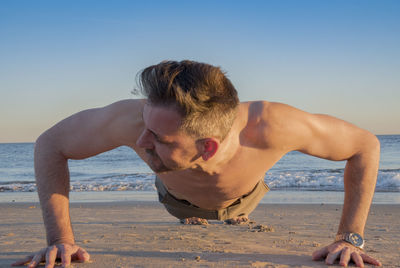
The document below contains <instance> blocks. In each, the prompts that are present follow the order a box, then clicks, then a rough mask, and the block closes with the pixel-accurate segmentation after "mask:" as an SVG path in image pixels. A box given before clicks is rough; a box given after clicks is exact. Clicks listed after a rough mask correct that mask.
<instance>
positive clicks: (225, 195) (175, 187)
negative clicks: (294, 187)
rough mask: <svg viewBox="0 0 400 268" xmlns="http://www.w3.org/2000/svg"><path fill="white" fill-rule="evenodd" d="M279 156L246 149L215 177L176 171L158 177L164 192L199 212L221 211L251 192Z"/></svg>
mask: <svg viewBox="0 0 400 268" xmlns="http://www.w3.org/2000/svg"><path fill="white" fill-rule="evenodd" d="M280 157H281V155H279V154H277V153H272V152H270V153H269V154H268V153H266V152H260V151H257V150H255V149H251V148H248V150H245V151H242V152H241V153H240V154H239V155H237V156H236V157H234V158H232V159H231V161H229V163H228V164H227V165H226V166H225V167H224V169H223V170H222V171H221V172H220V173H219V174H215V175H208V174H202V173H199V172H190V171H187V170H186V171H179V172H171V173H165V174H160V175H159V177H160V178H161V180H162V182H163V183H164V185H165V186H166V188H167V189H168V191H169V192H170V193H171V194H172V195H173V196H175V197H176V198H178V199H184V200H187V201H189V202H190V203H192V204H194V205H197V206H199V207H202V208H210V209H211V208H212V209H217V208H223V207H227V206H229V204H230V203H232V202H234V201H236V200H237V199H238V198H240V197H242V196H243V195H246V194H248V193H249V192H250V191H251V190H253V189H254V187H255V185H256V184H257V183H258V182H259V181H260V180H263V179H264V176H265V173H266V171H267V170H268V169H269V168H271V167H272V166H273V165H274V164H275V163H276V162H277V161H278V160H279V159H280Z"/></svg>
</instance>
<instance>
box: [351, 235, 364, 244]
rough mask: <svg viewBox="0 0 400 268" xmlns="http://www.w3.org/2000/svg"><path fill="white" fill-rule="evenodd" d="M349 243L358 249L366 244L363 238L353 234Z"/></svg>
mask: <svg viewBox="0 0 400 268" xmlns="http://www.w3.org/2000/svg"><path fill="white" fill-rule="evenodd" d="M349 240H350V241H349V242H350V243H352V244H353V245H354V246H356V247H361V246H362V245H363V243H364V240H363V238H362V237H361V235H359V234H355V233H351V234H350V235H349Z"/></svg>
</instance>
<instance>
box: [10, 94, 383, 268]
mask: <svg viewBox="0 0 400 268" xmlns="http://www.w3.org/2000/svg"><path fill="white" fill-rule="evenodd" d="M238 109H239V110H238V116H237V118H236V120H235V122H234V124H233V126H232V129H231V130H230V132H229V134H228V136H227V137H226V138H225V139H224V140H223V141H220V140H219V139H218V138H215V137H208V138H204V139H195V138H193V137H190V136H188V135H186V134H185V133H183V132H182V131H180V130H179V129H178V126H179V122H180V120H181V117H180V115H179V114H178V113H177V112H176V111H175V110H174V109H172V108H170V107H159V106H152V105H149V104H146V103H145V101H144V100H124V101H120V102H117V103H114V104H111V105H109V106H106V107H104V108H99V109H92V110H86V111H82V112H80V113H77V114H75V115H73V116H71V117H69V118H67V119H65V120H63V121H61V122H60V123H58V124H57V125H55V126H54V127H52V128H51V129H49V130H47V131H46V132H45V133H43V134H42V135H41V136H40V137H39V139H38V140H37V142H36V147H35V173H36V179H37V185H38V192H39V198H40V202H41V206H42V211H43V218H44V223H45V227H46V232H47V240H48V241H47V242H48V245H49V247H48V248H44V249H42V250H40V251H39V252H37V253H36V254H34V255H32V256H28V257H26V258H25V259H22V260H20V261H18V262H16V263H15V265H22V264H26V263H29V266H28V267H36V266H37V265H38V263H39V262H40V261H46V267H53V266H54V262H55V259H56V258H61V260H62V264H63V266H67V265H69V264H70V262H71V259H72V260H75V261H87V260H89V258H90V256H89V254H88V253H87V252H86V251H85V250H84V249H83V248H81V247H79V246H77V245H76V244H75V240H74V235H73V232H72V227H71V223H70V217H69V200H68V193H69V187H68V185H69V173H68V167H67V164H66V163H67V159H83V158H87V157H90V156H94V155H96V154H99V153H101V152H105V151H108V150H111V149H113V148H116V147H119V146H122V145H126V146H129V147H131V148H132V149H134V150H135V151H136V152H137V154H138V155H139V156H140V157H141V158H142V159H143V160H144V161H145V162H146V163H148V164H149V166H150V167H151V168H152V169H153V170H154V171H155V172H156V173H157V174H158V176H159V177H160V178H161V180H162V181H163V183H164V184H165V185H166V187H167V188H168V189H169V191H170V192H171V193H172V194H173V195H175V196H177V197H179V198H184V199H186V200H188V201H189V202H191V203H193V204H195V205H197V206H199V207H201V208H205V209H219V208H224V207H227V206H229V205H230V204H231V203H232V202H234V201H235V200H236V199H237V198H239V197H241V196H242V195H244V194H246V193H248V192H249V191H251V190H252V189H253V188H254V186H255V185H256V183H257V182H258V181H259V180H260V179H261V178H263V177H264V174H265V172H266V171H267V170H269V169H270V168H271V167H272V166H273V165H274V164H275V163H276V162H277V161H278V160H279V159H280V158H281V157H282V156H283V155H285V154H286V153H288V152H290V151H294V150H297V151H300V152H303V153H306V154H309V155H313V156H316V157H320V158H324V159H329V160H347V165H346V169H345V175H344V176H345V177H344V182H345V201H344V206H343V212H342V217H341V220H340V224H339V228H338V233H343V232H356V233H359V234H362V235H363V233H364V227H365V223H366V220H367V216H368V212H369V207H370V204H371V200H372V197H373V193H374V188H375V183H376V177H377V170H378V163H379V141H378V140H377V138H376V137H375V136H374V135H372V134H371V133H369V132H367V131H365V130H362V129H360V128H357V127H356V126H354V125H352V124H349V123H347V122H344V121H342V120H339V119H336V118H333V117H330V116H327V115H317V114H309V113H306V112H303V111H301V110H298V109H295V108H293V107H291V106H288V105H285V104H280V103H270V102H266V101H256V102H246V103H241V104H240V106H239V108H238ZM165 170H167V171H165ZM313 259H314V260H325V262H326V263H327V264H332V263H334V262H335V261H336V260H337V259H339V263H340V265H342V266H347V265H348V263H349V261H350V260H353V261H354V262H355V263H356V265H357V266H359V267H363V266H364V263H370V264H373V265H380V263H379V261H378V260H376V259H374V258H373V257H371V256H369V255H368V254H366V253H364V252H363V251H361V250H359V249H357V248H355V247H353V246H352V245H350V244H348V243H346V242H342V241H341V242H335V243H332V244H330V245H328V246H327V247H324V248H322V249H320V250H317V251H316V252H314V253H313Z"/></svg>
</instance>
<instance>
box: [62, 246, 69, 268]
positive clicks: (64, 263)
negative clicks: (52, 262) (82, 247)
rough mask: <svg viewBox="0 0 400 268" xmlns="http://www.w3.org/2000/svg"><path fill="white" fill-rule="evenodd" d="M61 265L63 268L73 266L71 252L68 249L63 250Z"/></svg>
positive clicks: (63, 248)
mask: <svg viewBox="0 0 400 268" xmlns="http://www.w3.org/2000/svg"><path fill="white" fill-rule="evenodd" d="M61 263H62V266H63V267H67V266H69V265H71V252H70V249H69V248H68V247H65V246H63V247H62V248H61Z"/></svg>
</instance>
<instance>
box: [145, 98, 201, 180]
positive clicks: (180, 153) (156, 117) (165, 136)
mask: <svg viewBox="0 0 400 268" xmlns="http://www.w3.org/2000/svg"><path fill="white" fill-rule="evenodd" d="M181 120H182V117H181V115H180V114H179V113H178V112H177V111H176V110H175V109H173V108H170V107H164V106H154V105H150V104H146V105H145V106H144V109H143V122H144V130H143V133H142V134H141V136H140V137H139V139H138V141H137V145H138V146H139V147H141V148H143V149H145V150H146V152H147V156H148V159H147V164H148V165H149V166H150V168H151V169H152V170H154V171H155V172H157V173H161V172H168V171H177V170H183V169H187V168H190V167H191V166H192V165H193V161H195V160H196V159H197V158H198V157H199V156H200V155H199V153H198V151H197V147H196V143H195V142H196V141H195V139H193V138H192V137H190V136H188V135H186V134H185V133H183V132H182V131H180V130H179V126H180V124H181Z"/></svg>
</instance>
